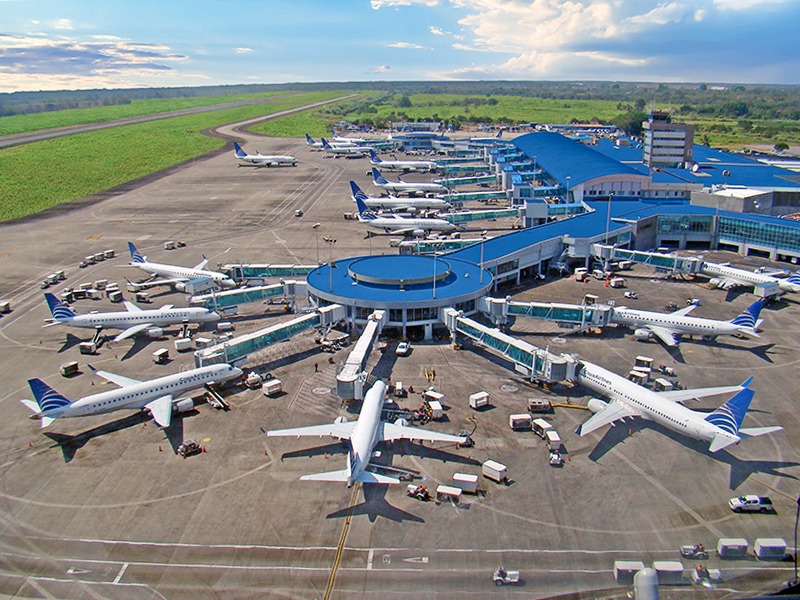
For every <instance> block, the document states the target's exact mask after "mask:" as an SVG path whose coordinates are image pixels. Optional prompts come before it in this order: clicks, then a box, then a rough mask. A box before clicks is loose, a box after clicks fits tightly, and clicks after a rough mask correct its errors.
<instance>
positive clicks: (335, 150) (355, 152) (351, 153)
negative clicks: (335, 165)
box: [322, 138, 374, 158]
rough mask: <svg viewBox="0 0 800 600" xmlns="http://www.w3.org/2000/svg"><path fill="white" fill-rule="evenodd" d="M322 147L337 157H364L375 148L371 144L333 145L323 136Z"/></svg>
mask: <svg viewBox="0 0 800 600" xmlns="http://www.w3.org/2000/svg"><path fill="white" fill-rule="evenodd" d="M322 149H323V150H325V152H327V153H328V154H332V155H333V156H334V157H336V158H338V157H340V156H345V157H347V158H364V157H365V156H366V155H367V154H368V153H369V151H370V150H374V149H373V148H371V147H369V146H331V145H330V144H329V143H328V141H327V140H326V139H325V138H322Z"/></svg>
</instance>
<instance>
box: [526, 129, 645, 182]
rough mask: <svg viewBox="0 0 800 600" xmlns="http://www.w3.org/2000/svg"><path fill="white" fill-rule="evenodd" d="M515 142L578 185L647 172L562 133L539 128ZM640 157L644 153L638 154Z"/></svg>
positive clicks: (557, 176) (552, 171) (555, 174)
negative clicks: (599, 178) (605, 178)
mask: <svg viewBox="0 0 800 600" xmlns="http://www.w3.org/2000/svg"><path fill="white" fill-rule="evenodd" d="M514 145H515V146H516V147H517V148H519V149H520V150H521V151H522V152H524V153H525V154H526V155H528V156H529V157H531V158H533V157H534V156H536V165H537V166H541V167H542V168H543V169H544V170H545V171H547V172H548V173H549V174H550V175H551V176H552V177H553V178H555V179H556V180H557V181H558V182H560V183H561V184H562V185H563V184H565V183H566V181H567V177H569V178H570V184H571V185H576V184H578V183H583V182H584V181H589V180H590V179H595V178H597V177H605V176H608V175H629V176H632V175H644V176H647V172H645V173H642V172H641V171H639V170H638V169H634V168H633V167H632V166H630V165H627V164H624V163H621V162H619V161H618V160H615V159H613V158H611V157H610V156H607V155H605V154H603V153H601V152H596V151H595V150H593V149H592V148H591V147H589V146H584V145H583V144H580V143H578V142H575V141H573V140H571V139H569V138H566V137H564V136H563V135H561V134H559V133H552V132H550V131H537V132H534V133H528V134H525V135H521V136H519V137H516V138H514ZM639 160H640V161H641V156H640V158H639Z"/></svg>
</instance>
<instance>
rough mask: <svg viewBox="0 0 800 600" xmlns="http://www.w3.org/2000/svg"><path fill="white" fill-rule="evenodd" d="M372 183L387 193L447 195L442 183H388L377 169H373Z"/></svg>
mask: <svg viewBox="0 0 800 600" xmlns="http://www.w3.org/2000/svg"><path fill="white" fill-rule="evenodd" d="M372 183H373V184H374V185H375V186H376V187H379V188H383V189H384V190H386V191H387V192H393V193H395V194H409V195H411V194H422V195H425V194H429V193H430V194H446V193H447V188H446V187H445V186H443V185H442V184H441V183H432V182H420V183H407V182H405V181H396V182H390V181H388V180H387V179H386V178H385V177H384V176H383V175H381V172H380V171H378V169H376V168H375V167H372Z"/></svg>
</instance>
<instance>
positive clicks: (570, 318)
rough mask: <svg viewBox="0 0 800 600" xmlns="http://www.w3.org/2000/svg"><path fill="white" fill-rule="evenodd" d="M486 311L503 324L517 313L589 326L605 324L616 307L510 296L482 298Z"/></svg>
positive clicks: (583, 326)
mask: <svg viewBox="0 0 800 600" xmlns="http://www.w3.org/2000/svg"><path fill="white" fill-rule="evenodd" d="M483 302H484V307H483V312H484V313H486V315H487V316H488V317H489V318H490V319H491V320H492V322H493V323H495V324H499V325H503V324H506V323H509V322H511V321H512V320H513V319H514V318H515V317H527V318H530V319H542V320H544V321H555V322H556V323H558V324H559V326H566V327H573V328H578V329H586V328H591V327H605V326H606V325H608V324H609V322H610V321H611V316H612V314H613V309H612V308H611V307H610V306H607V305H605V304H591V305H586V304H559V303H555V302H514V301H512V300H509V299H507V298H489V297H486V298H484V299H483Z"/></svg>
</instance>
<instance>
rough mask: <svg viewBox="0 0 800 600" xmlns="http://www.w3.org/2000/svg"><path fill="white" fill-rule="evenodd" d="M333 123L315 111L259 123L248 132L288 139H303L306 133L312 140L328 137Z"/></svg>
mask: <svg viewBox="0 0 800 600" xmlns="http://www.w3.org/2000/svg"><path fill="white" fill-rule="evenodd" d="M333 122H334V121H332V120H331V118H330V117H326V116H325V115H323V114H322V113H321V112H320V111H318V110H315V111H309V112H307V113H305V112H304V113H300V114H297V115H290V116H288V117H283V118H282V119H275V120H274V121H266V122H264V123H259V124H258V125H255V126H254V127H251V128H250V131H252V132H253V133H260V134H261V135H270V136H273V137H290V138H291V137H304V136H305V134H306V133H307V134H308V135H310V136H311V137H313V138H318V137H320V136H330V134H331V124H332V123H333Z"/></svg>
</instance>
